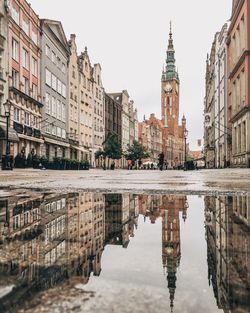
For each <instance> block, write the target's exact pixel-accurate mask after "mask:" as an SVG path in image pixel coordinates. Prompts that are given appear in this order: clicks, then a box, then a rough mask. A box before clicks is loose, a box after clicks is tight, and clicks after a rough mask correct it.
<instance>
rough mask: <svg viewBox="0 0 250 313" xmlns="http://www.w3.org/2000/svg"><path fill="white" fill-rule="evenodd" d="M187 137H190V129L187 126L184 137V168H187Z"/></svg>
mask: <svg viewBox="0 0 250 313" xmlns="http://www.w3.org/2000/svg"><path fill="white" fill-rule="evenodd" d="M187 137H188V130H187V129H186V128H185V130H184V139H185V147H184V148H185V163H184V170H186V169H187Z"/></svg>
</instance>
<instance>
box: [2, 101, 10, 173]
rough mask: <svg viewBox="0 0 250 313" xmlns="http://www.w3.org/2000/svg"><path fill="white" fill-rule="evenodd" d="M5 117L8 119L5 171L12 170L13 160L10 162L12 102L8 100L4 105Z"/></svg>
mask: <svg viewBox="0 0 250 313" xmlns="http://www.w3.org/2000/svg"><path fill="white" fill-rule="evenodd" d="M3 106H4V110H5V117H6V155H5V164H4V166H3V169H4V170H12V166H11V160H10V142H9V119H10V109H11V102H10V101H9V100H7V101H6V102H5V103H4V104H3Z"/></svg>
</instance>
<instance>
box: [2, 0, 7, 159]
mask: <svg viewBox="0 0 250 313" xmlns="http://www.w3.org/2000/svg"><path fill="white" fill-rule="evenodd" d="M6 4H7V3H6V2H4V1H1V4H0V159H1V158H2V154H4V153H5V149H6V143H5V131H6V120H5V116H4V115H5V112H4V107H3V104H4V103H5V102H6V100H7V99H8V57H7V56H8V53H7V51H8V8H7V6H6Z"/></svg>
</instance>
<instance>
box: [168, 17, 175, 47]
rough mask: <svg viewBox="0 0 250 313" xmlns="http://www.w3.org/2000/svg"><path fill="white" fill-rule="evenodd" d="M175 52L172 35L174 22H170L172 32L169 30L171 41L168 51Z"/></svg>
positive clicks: (169, 41) (169, 40)
mask: <svg viewBox="0 0 250 313" xmlns="http://www.w3.org/2000/svg"><path fill="white" fill-rule="evenodd" d="M170 50H172V51H173V50H174V43H173V33H172V21H170V30H169V39H168V51H170Z"/></svg>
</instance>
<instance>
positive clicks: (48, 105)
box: [45, 92, 50, 114]
mask: <svg viewBox="0 0 250 313" xmlns="http://www.w3.org/2000/svg"><path fill="white" fill-rule="evenodd" d="M45 110H46V113H47V114H50V94H49V93H48V92H46V95H45Z"/></svg>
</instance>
